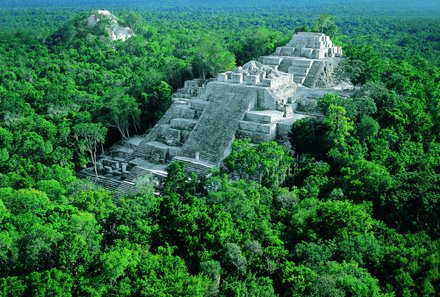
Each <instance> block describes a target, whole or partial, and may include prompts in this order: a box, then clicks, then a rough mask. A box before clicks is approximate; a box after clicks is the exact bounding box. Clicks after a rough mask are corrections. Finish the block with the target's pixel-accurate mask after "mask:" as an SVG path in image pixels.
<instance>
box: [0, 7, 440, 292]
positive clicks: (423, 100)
mask: <svg viewBox="0 0 440 297" xmlns="http://www.w3.org/2000/svg"><path fill="white" fill-rule="evenodd" d="M289 2H290V1H289ZM296 2H297V3H298V6H300V5H301V4H302V3H303V2H301V1H296ZM333 2H335V1H333ZM333 2H332V3H333ZM11 3H13V5H21V4H26V2H24V1H14V2H8V1H2V5H4V6H6V5H10V6H11V5H12V4H11ZM32 3H33V5H35V3H37V2H35V1H32ZM44 3H45V2H44V1H41V2H39V3H38V4H39V5H41V7H42V6H44ZM53 3H54V2H53V1H51V2H50V4H51V5H52V4H53ZM72 3H73V2H72ZM75 3H76V4H75V7H76V9H74V10H64V9H62V7H61V8H57V9H38V10H28V9H18V10H17V9H15V10H10V9H2V10H1V11H0V16H1V18H0V22H1V24H2V27H1V29H0V40H1V42H0V295H2V296H89V295H91V296H104V295H107V296H170V295H174V296H276V295H278V296H435V295H436V292H438V291H440V288H439V283H440V282H439V271H438V269H439V266H440V256H439V252H438V251H439V250H440V241H439V217H438V209H439V196H440V193H439V192H440V189H439V184H440V183H439V169H440V168H439V164H440V160H439V155H440V154H439V152H440V145H439V143H438V137H439V134H440V129H439V122H440V121H439V120H440V119H439V115H440V101H439V95H440V88H439V86H440V84H439V82H440V60H439V58H438V57H439V52H440V48H439V43H438V40H439V38H440V22H439V19H438V18H436V17H435V13H436V8H437V7H438V4H437V3H436V2H429V1H421V2H420V4H426V6H423V5H421V6H419V9H420V10H417V11H416V12H415V13H413V12H414V10H407V8H405V6H402V5H400V4H399V7H400V8H393V10H392V13H391V12H390V11H391V10H383V11H381V13H380V14H377V15H374V13H373V12H374V10H375V9H378V8H377V7H376V6H374V5H372V4H376V3H377V1H376V2H374V1H372V2H371V3H370V4H371V5H370V6H362V5H358V4H353V5H349V4H347V3H346V2H344V1H338V3H343V4H346V5H347V6H346V7H342V8H341V9H340V10H338V13H336V14H334V15H333V16H332V17H331V18H330V19H331V22H330V23H333V22H334V23H335V24H336V25H337V27H336V29H335V27H334V26H331V27H330V26H329V27H328V28H326V30H330V29H332V32H328V33H331V34H332V38H333V39H335V40H337V42H338V43H339V44H340V45H342V46H343V47H344V50H345V53H346V55H347V69H349V70H350V71H349V72H348V73H350V74H351V76H349V79H350V80H351V81H352V82H354V83H355V84H356V85H357V86H358V88H357V90H356V92H355V93H354V95H353V96H352V97H351V98H340V97H337V96H335V95H327V96H325V97H324V98H322V100H320V102H319V105H318V108H319V111H320V112H321V113H322V114H323V115H325V117H320V118H309V119H305V120H301V121H298V122H296V123H295V125H294V126H293V128H292V131H291V144H292V146H293V148H294V151H295V153H294V155H291V153H290V152H288V151H286V150H285V149H284V148H283V147H282V146H280V145H278V144H276V143H264V144H260V145H258V146H250V145H249V143H248V142H247V141H246V140H240V141H236V142H235V143H234V144H233V148H232V153H231V155H230V157H229V158H228V159H226V160H225V162H224V168H222V169H221V170H217V171H214V172H212V175H211V176H210V177H209V178H207V179H202V178H198V177H197V176H191V175H188V174H186V173H185V171H184V168H183V164H181V163H173V164H172V165H171V166H170V168H169V176H168V178H167V179H166V181H165V184H164V188H163V190H162V192H161V194H160V195H155V194H154V193H153V192H154V191H153V189H152V184H153V183H154V182H153V181H151V180H144V181H143V183H140V184H139V186H138V188H137V190H136V191H135V193H133V195H132V196H129V197H121V198H119V199H117V200H115V199H114V198H113V197H112V193H111V192H109V191H107V190H105V189H102V188H99V187H98V186H96V185H95V184H93V182H92V181H86V180H81V179H78V178H76V177H75V174H74V173H75V171H76V170H78V169H80V168H82V167H83V166H84V165H85V164H87V163H88V162H90V155H93V154H94V151H93V150H92V151H91V150H90V148H91V147H97V148H98V153H99V151H101V150H103V149H105V148H106V147H107V146H108V145H110V144H111V143H112V142H114V141H116V140H118V139H120V138H121V137H124V136H126V135H124V134H125V133H128V134H133V133H137V132H141V131H145V130H146V129H148V128H150V127H151V126H152V125H154V124H155V122H156V121H157V120H158V119H159V118H160V117H161V115H162V114H163V112H164V111H165V110H166V109H167V107H168V106H169V104H170V102H171V94H172V92H173V90H175V89H177V88H179V87H181V86H182V84H183V81H184V80H185V79H189V78H193V77H199V76H200V75H201V71H202V70H203V69H206V68H205V67H204V66H206V63H213V62H216V63H217V66H218V67H217V68H215V69H216V70H215V71H219V70H227V69H230V68H231V67H233V66H234V64H242V63H243V62H246V61H248V60H250V59H253V58H256V57H258V56H260V55H263V54H268V53H271V52H272V51H273V50H274V48H275V47H276V46H277V45H281V44H285V43H286V41H287V40H288V39H290V37H291V34H292V31H293V30H294V29H295V28H296V29H297V30H307V28H309V29H311V30H313V29H314V27H316V25H317V22H318V20H317V19H318V15H319V14H321V13H322V12H326V11H325V10H326V8H325V7H326V6H322V5H321V6H319V5H316V4H314V5H311V4H310V5H306V4H303V5H304V6H303V7H302V8H301V9H298V8H289V7H287V6H282V5H283V3H284V4H285V2H283V1H279V2H276V3H280V6H277V5H274V7H272V8H266V9H264V10H261V9H259V6H252V7H251V8H246V9H239V8H238V9H237V11H233V10H231V9H227V8H225V7H221V8H219V7H216V8H215V9H213V8H212V7H211V8H209V9H202V8H197V7H196V8H195V7H194V5H193V6H192V7H191V6H188V7H185V6H184V5H183V6H180V7H178V8H173V9H170V7H168V8H167V7H166V5H167V4H166V3H167V2H163V3H165V4H164V5H165V6H164V7H161V8H158V9H147V8H140V7H138V8H137V9H136V11H133V10H122V9H120V10H115V11H113V10H112V11H111V12H112V13H114V14H115V15H117V17H118V18H119V20H120V21H121V24H124V26H128V27H130V28H131V29H132V30H133V32H134V35H133V36H132V37H131V38H129V39H127V40H126V41H122V40H116V41H113V40H110V39H108V38H104V39H103V38H90V36H88V34H89V33H90V32H87V33H86V34H82V33H81V32H84V30H83V29H84V27H83V25H84V24H83V23H82V22H81V21H80V20H84V17H85V16H90V14H91V13H90V10H89V8H88V7H87V6H88V5H89V4H86V5H85V4H84V3H82V4H78V3H79V2H75ZM121 3H122V2H121ZM130 3H133V4H132V5H136V3H137V2H136V1H131V2H130ZM169 3H171V2H169ZM185 3H186V2H185ZM216 3H218V5H219V6H221V5H222V4H225V3H226V4H228V5H229V3H227V2H222V1H216ZM253 3H254V2H252V1H244V2H243V6H244V5H249V6H251V4H253ZM329 3H330V2H329ZM381 3H383V5H388V3H391V4H393V2H392V1H389V2H383V1H382V2H381ZM399 3H402V2H399ZM403 3H404V4H405V3H406V4H407V5H410V4H411V3H412V2H411V1H408V2H403ZM208 4H210V2H206V5H208ZM63 5H69V2H66V1H63ZM260 6H261V5H260ZM84 7H87V9H84ZM121 8H122V6H121ZM412 8H413V7H411V9H412ZM428 10H430V11H431V12H428ZM354 11H357V12H362V11H363V13H360V14H357V15H356V16H354V14H353V12H354ZM372 11H373V12H372ZM396 11H397V12H399V13H397V14H396V13H395V12H396ZM437 11H438V10H437ZM350 12H351V14H350ZM423 13H425V14H424V17H419V15H421V14H423ZM66 24H67V25H66ZM99 35H100V34H97V35H95V36H99ZM59 36H65V37H69V38H66V39H62V38H61V39H56V38H55V37H59ZM87 36H88V37H87ZM55 40H56V42H55ZM60 41H61V42H60ZM210 52H211V53H213V52H215V53H221V56H222V57H223V59H218V58H213V56H212V55H207V54H206V53H210ZM215 57H218V56H215ZM213 59H215V60H213ZM215 71H214V70H213V71H211V72H210V73H208V76H214V75H215V74H216V73H215ZM118 127H119V128H118ZM121 127H124V129H120V128H121ZM96 143H98V144H99V145H98V146H96V145H95V144H96ZM101 144H102V147H101ZM230 176H234V177H237V176H238V177H241V178H242V179H239V180H235V181H231V179H230V178H229V177H230Z"/></svg>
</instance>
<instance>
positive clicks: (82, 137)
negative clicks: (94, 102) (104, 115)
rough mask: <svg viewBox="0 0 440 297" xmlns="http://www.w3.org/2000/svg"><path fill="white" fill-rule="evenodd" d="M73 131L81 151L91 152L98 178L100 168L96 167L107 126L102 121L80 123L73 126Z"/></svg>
mask: <svg viewBox="0 0 440 297" xmlns="http://www.w3.org/2000/svg"><path fill="white" fill-rule="evenodd" d="M73 131H74V137H75V139H76V141H77V144H78V147H79V151H80V152H81V153H84V152H88V153H89V154H90V159H91V161H92V164H93V167H94V169H95V174H96V178H98V170H97V168H96V161H97V153H98V145H99V144H102V143H104V141H105V136H106V135H107V128H105V127H104V126H103V125H102V124H101V123H97V124H96V123H80V124H76V125H75V126H74V127H73Z"/></svg>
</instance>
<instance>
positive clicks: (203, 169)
mask: <svg viewBox="0 0 440 297" xmlns="http://www.w3.org/2000/svg"><path fill="white" fill-rule="evenodd" d="M173 160H175V161H181V162H183V163H185V165H186V166H185V168H186V171H187V172H195V173H197V174H198V175H199V176H208V174H209V171H210V170H211V169H212V168H214V167H215V165H214V164H212V163H210V162H206V161H202V160H198V159H195V158H187V157H181V156H178V157H174V159H173Z"/></svg>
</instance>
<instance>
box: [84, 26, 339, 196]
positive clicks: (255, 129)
mask: <svg viewBox="0 0 440 297" xmlns="http://www.w3.org/2000/svg"><path fill="white" fill-rule="evenodd" d="M341 57H342V49H341V48H340V47H338V46H335V45H333V43H332V41H331V40H330V38H329V37H328V36H326V35H325V34H323V33H310V32H301V33H297V34H295V35H294V36H293V38H292V40H290V41H289V43H288V44H287V45H286V46H282V47H278V48H277V49H276V51H275V53H273V54H271V55H269V56H263V57H261V58H260V59H259V61H250V62H248V63H246V64H245V65H243V66H241V67H238V68H236V69H235V70H231V71H227V72H224V73H219V74H218V76H217V77H216V78H215V79H211V80H207V81H203V80H201V79H194V80H190V81H186V82H185V83H184V87H183V88H182V89H179V90H177V92H176V93H174V94H173V104H172V105H171V106H170V108H169V109H168V110H167V112H166V113H165V114H164V115H163V117H162V118H161V119H160V120H159V122H158V123H157V124H156V125H155V126H154V127H153V128H152V129H151V130H150V131H149V132H148V133H146V134H144V135H138V136H135V137H132V138H130V139H128V140H123V141H121V142H120V143H119V144H117V145H115V146H113V147H112V148H110V149H109V150H108V152H107V153H106V154H105V155H102V156H101V157H100V159H99V161H98V164H97V166H98V171H99V173H100V176H99V180H98V182H99V183H101V184H103V185H104V186H106V187H107V188H109V189H112V190H115V192H116V193H121V194H124V193H126V192H129V191H130V189H131V188H132V187H133V186H134V185H135V184H136V180H137V179H138V178H139V177H140V176H142V175H145V174H148V173H150V174H154V175H156V176H159V177H163V176H166V168H167V165H168V164H169V163H170V162H172V161H174V160H180V161H182V162H184V163H186V168H187V170H188V171H191V172H196V173H197V174H199V175H207V174H208V171H209V170H210V169H211V168H213V167H216V166H219V165H220V164H221V162H222V161H223V159H224V158H226V157H227V156H228V155H229V153H230V149H231V143H232V141H233V140H234V139H236V138H250V139H251V142H252V143H260V142H263V141H273V140H276V141H279V142H281V143H288V134H289V131H290V130H291V126H292V124H293V122H295V121H296V120H298V119H301V118H304V117H307V116H311V114H310V108H309V105H311V102H313V100H315V103H316V98H317V97H320V96H322V95H324V94H326V93H329V92H337V90H336V89H334V88H333V87H335V85H336V81H335V77H334V71H335V68H336V66H337V64H338V62H339V60H340V59H341ZM312 105H313V104H312ZM82 175H89V176H94V171H93V170H92V168H88V169H85V170H83V171H82Z"/></svg>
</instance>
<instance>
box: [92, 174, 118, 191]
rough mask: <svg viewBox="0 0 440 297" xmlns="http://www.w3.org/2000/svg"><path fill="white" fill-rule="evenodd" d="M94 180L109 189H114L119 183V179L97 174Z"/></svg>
mask: <svg viewBox="0 0 440 297" xmlns="http://www.w3.org/2000/svg"><path fill="white" fill-rule="evenodd" d="M95 182H96V183H97V184H99V185H101V186H103V187H104V188H106V189H107V190H110V191H115V190H116V189H117V188H118V187H119V185H120V184H121V181H118V180H114V179H111V178H107V177H104V176H99V178H98V179H97V180H95Z"/></svg>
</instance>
